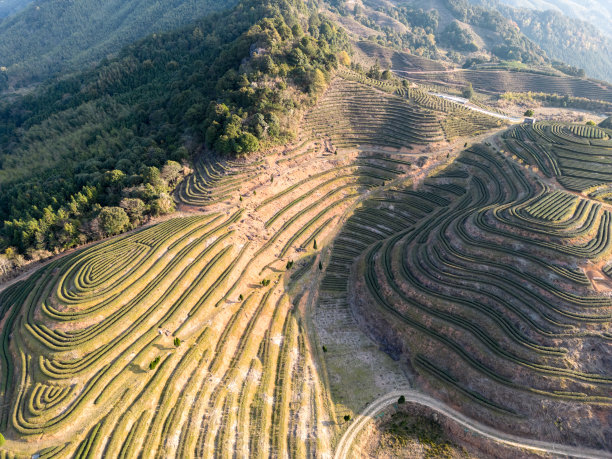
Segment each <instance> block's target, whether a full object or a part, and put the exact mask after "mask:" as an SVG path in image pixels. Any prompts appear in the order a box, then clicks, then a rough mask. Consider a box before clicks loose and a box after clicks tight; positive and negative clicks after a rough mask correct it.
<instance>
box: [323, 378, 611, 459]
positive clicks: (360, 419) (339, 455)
mask: <svg viewBox="0 0 612 459" xmlns="http://www.w3.org/2000/svg"><path fill="white" fill-rule="evenodd" d="M400 395H403V396H405V397H406V402H413V403H418V404H420V405H425V406H427V407H429V408H431V409H433V410H435V411H437V412H439V413H441V414H443V415H444V416H446V417H448V418H450V419H452V420H453V421H455V422H456V423H458V424H459V425H461V426H463V427H465V428H467V429H469V430H471V431H472V432H474V433H476V434H478V435H482V436H483V437H486V438H489V439H491V440H494V441H497V442H500V443H503V444H505V445H508V446H514V447H517V448H524V449H527V450H531V451H534V452H539V453H548V454H552V455H553V456H569V457H575V458H586V459H604V458H607V459H610V458H612V453H608V452H606V451H600V450H594V449H589V448H579V447H575V446H566V445H561V444H557V443H549V442H545V441H539V440H532V439H529V438H521V437H518V436H515V435H511V434H507V433H505V432H501V431H499V430H496V429H494V428H492V427H489V426H486V425H484V424H481V423H479V422H477V421H474V420H472V419H470V418H468V417H467V416H464V415H463V414H461V413H459V412H458V411H456V410H454V409H452V408H451V407H449V406H447V405H446V404H444V403H442V402H441V401H439V400H436V399H434V398H432V397H430V396H428V395H425V394H422V393H420V392H417V391H415V390H413V389H405V390H403V391H402V390H396V391H393V392H389V393H388V394H386V395H383V396H382V397H379V398H378V399H376V400H375V401H374V402H372V403H371V404H370V405H368V407H367V408H366V409H365V410H364V411H363V413H361V414H360V415H359V416H357V417H356V418H355V419H354V420H353V421H352V424H351V426H350V427H349V428H348V430H347V431H346V432H345V433H344V435H343V436H342V438H341V439H340V442H339V443H338V447H337V448H336V453H335V456H334V459H347V458H350V454H349V453H350V449H351V445H352V444H353V442H354V441H355V438H356V437H357V435H358V434H359V432H360V431H361V429H363V428H364V427H365V426H366V425H367V423H368V422H369V421H370V420H371V419H372V417H373V416H374V415H375V414H376V413H377V412H379V411H382V410H383V409H385V408H386V407H388V406H390V405H392V404H394V403H396V402H397V399H398V398H399V396H400Z"/></svg>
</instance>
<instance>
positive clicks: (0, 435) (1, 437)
mask: <svg viewBox="0 0 612 459" xmlns="http://www.w3.org/2000/svg"><path fill="white" fill-rule="evenodd" d="M4 442H5V440H4V435H2V434H1V433H0V447H2V445H4Z"/></svg>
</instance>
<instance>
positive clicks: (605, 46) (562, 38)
mask: <svg viewBox="0 0 612 459" xmlns="http://www.w3.org/2000/svg"><path fill="white" fill-rule="evenodd" d="M471 1H472V2H473V3H477V4H480V5H484V6H486V7H487V8H490V9H497V10H499V11H500V12H501V13H502V14H503V15H504V16H506V17H508V18H510V19H512V21H514V22H515V23H516V24H517V25H518V27H519V28H520V29H521V32H523V33H524V34H525V35H526V36H527V37H529V38H530V39H531V40H533V42H535V43H537V44H538V46H540V47H541V48H542V49H543V50H544V51H545V52H546V54H547V55H548V57H550V58H552V59H557V60H560V61H563V62H566V63H568V64H571V65H573V66H575V67H579V68H582V69H584V70H585V71H586V73H587V74H588V75H589V76H592V77H595V78H600V79H603V80H608V81H612V42H611V41H610V39H609V38H607V37H606V36H604V35H603V34H602V33H601V32H600V31H599V30H598V29H597V28H596V27H593V25H591V24H588V23H586V22H584V21H581V20H578V19H575V18H570V17H568V16H565V15H563V14H561V13H559V12H558V11H553V10H546V11H538V10H532V9H525V8H511V7H508V6H505V5H503V4H501V3H500V2H499V1H498V0H471Z"/></svg>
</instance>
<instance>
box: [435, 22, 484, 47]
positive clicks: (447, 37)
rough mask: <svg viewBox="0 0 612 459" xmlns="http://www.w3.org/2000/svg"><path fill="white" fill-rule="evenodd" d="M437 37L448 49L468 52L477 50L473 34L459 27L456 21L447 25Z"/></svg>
mask: <svg viewBox="0 0 612 459" xmlns="http://www.w3.org/2000/svg"><path fill="white" fill-rule="evenodd" d="M439 39H440V43H441V44H442V45H444V46H446V47H447V48H450V49H455V50H457V51H465V52H468V53H471V52H474V51H478V46H477V45H476V43H475V42H474V36H473V35H472V34H471V33H470V31H469V30H468V29H465V28H463V27H461V25H460V24H459V22H457V21H453V22H451V23H450V24H449V25H447V26H446V28H445V29H444V30H443V31H442V33H441V35H440V38H439Z"/></svg>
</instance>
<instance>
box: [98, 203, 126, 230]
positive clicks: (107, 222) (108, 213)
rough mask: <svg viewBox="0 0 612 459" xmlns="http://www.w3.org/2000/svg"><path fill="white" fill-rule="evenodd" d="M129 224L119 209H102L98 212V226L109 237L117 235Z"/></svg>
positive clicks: (123, 211)
mask: <svg viewBox="0 0 612 459" xmlns="http://www.w3.org/2000/svg"><path fill="white" fill-rule="evenodd" d="M129 224H130V219H129V217H128V215H127V214H126V213H125V210H123V209H122V208H121V207H103V208H102V210H101V211H100V225H101V226H102V230H103V231H104V232H105V233H106V234H108V235H109V236H113V235H115V234H119V233H121V232H122V231H124V230H125V229H126V228H127V226H128V225H129Z"/></svg>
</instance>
